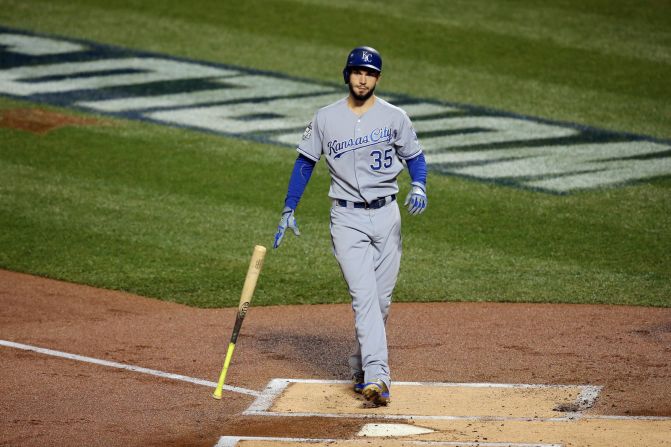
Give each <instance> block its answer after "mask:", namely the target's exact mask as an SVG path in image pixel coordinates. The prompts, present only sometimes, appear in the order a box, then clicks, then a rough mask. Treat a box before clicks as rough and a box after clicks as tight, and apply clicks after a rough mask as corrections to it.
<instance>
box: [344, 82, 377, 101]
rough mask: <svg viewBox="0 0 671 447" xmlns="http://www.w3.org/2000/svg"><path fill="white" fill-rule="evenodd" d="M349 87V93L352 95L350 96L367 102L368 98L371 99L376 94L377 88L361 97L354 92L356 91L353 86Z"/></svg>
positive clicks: (349, 85)
mask: <svg viewBox="0 0 671 447" xmlns="http://www.w3.org/2000/svg"><path fill="white" fill-rule="evenodd" d="M347 86H348V87H349V93H350V95H352V98H354V99H356V100H357V101H361V102H365V101H366V100H367V99H368V98H370V97H371V96H373V93H375V87H373V88H372V89H370V90H368V93H366V94H365V95H359V94H358V93H356V92H355V91H354V89H353V88H352V84H347Z"/></svg>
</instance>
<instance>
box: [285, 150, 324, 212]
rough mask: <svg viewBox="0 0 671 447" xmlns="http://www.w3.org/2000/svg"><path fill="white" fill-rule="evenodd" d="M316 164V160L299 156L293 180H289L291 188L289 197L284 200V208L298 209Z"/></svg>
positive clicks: (288, 192) (292, 173)
mask: <svg viewBox="0 0 671 447" xmlns="http://www.w3.org/2000/svg"><path fill="white" fill-rule="evenodd" d="M316 164H317V163H316V162H315V161H314V160H310V159H309V158H307V157H306V156H304V155H302V154H298V157H297V158H296V162H295V163H294V170H293V171H292V172H291V178H289V188H288V191H287V197H286V199H284V206H288V207H289V208H291V209H292V210H295V209H296V207H297V206H298V202H299V201H300V200H301V197H302V196H303V192H304V191H305V187H306V186H307V184H308V181H309V180H310V176H311V175H312V170H313V169H314V168H315V165H316Z"/></svg>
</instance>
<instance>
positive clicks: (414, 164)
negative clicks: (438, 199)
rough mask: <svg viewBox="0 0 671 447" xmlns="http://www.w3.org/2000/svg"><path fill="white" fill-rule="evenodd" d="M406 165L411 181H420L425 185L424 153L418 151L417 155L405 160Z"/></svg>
mask: <svg viewBox="0 0 671 447" xmlns="http://www.w3.org/2000/svg"><path fill="white" fill-rule="evenodd" d="M405 163H406V164H407V165H408V172H409V173H410V178H411V179H412V181H413V182H422V184H423V185H426V160H425V159H424V154H422V153H420V154H419V155H418V156H416V157H413V158H411V159H409V160H406V161H405Z"/></svg>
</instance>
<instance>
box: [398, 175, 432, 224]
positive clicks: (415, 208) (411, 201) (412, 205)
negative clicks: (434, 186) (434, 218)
mask: <svg viewBox="0 0 671 447" xmlns="http://www.w3.org/2000/svg"><path fill="white" fill-rule="evenodd" d="M411 185H412V189H411V190H410V192H409V193H408V196H407V197H406V198H405V203H404V205H405V206H407V207H408V213H410V215H411V216H416V215H418V214H422V213H423V212H424V210H425V209H426V206H427V205H428V203H429V199H428V198H427V197H426V186H425V185H424V183H422V182H412V183H411Z"/></svg>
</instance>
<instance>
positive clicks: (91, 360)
mask: <svg viewBox="0 0 671 447" xmlns="http://www.w3.org/2000/svg"><path fill="white" fill-rule="evenodd" d="M0 346H5V347H8V348H15V349H21V350H24V351H32V352H37V353H39V354H44V355H50V356H53V357H60V358H65V359H69V360H76V361H79V362H84V363H92V364H94V365H101V366H107V367H110V368H117V369H124V370H126V371H133V372H137V373H141V374H148V375H151V376H156V377H162V378H164V379H172V380H179V381H182V382H188V383H193V384H196V385H203V386H208V387H211V388H216V386H217V382H211V381H209V380H204V379H198V378H195V377H188V376H183V375H181V374H175V373H168V372H164V371H158V370H156V369H149V368H143V367H141V366H135V365H128V364H125V363H119V362H112V361H109V360H102V359H97V358H93V357H86V356H83V355H77V354H70V353H68V352H62V351H55V350H53V349H47V348H40V347H37V346H32V345H26V344H23V343H15V342H12V341H7V340H0ZM223 389H224V390H226V391H231V392H233V393H240V394H247V395H250V396H255V397H259V396H260V394H261V393H259V392H258V391H254V390H248V389H246V388H240V387H237V386H231V385H224V388H223Z"/></svg>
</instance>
